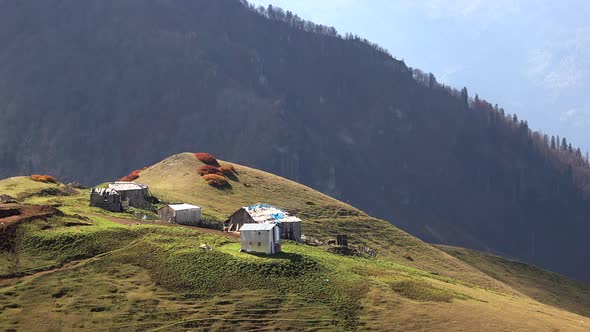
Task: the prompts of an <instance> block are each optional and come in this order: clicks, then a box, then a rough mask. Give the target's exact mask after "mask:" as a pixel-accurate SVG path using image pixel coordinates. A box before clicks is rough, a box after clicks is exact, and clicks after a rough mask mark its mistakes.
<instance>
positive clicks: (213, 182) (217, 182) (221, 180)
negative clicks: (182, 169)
mask: <svg viewBox="0 0 590 332" xmlns="http://www.w3.org/2000/svg"><path fill="white" fill-rule="evenodd" d="M203 179H205V181H207V184H209V185H210V186H212V187H215V188H226V187H229V182H228V181H227V178H226V177H225V176H222V175H219V174H205V175H203Z"/></svg>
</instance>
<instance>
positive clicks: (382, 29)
mask: <svg viewBox="0 0 590 332" xmlns="http://www.w3.org/2000/svg"><path fill="white" fill-rule="evenodd" d="M250 2H251V3H253V4H256V5H263V6H268V5H269V4H272V5H276V6H279V7H282V8H283V9H285V10H291V11H292V12H294V13H296V14H298V15H299V16H300V17H302V18H304V19H306V20H310V21H314V22H315V23H319V24H324V25H328V26H334V27H335V28H336V29H337V30H338V31H339V32H340V33H341V34H344V33H346V32H351V33H354V34H357V35H359V36H361V37H364V38H367V39H368V40H370V41H372V42H376V43H377V44H379V45H381V46H382V47H384V48H386V49H387V50H389V51H390V53H391V54H392V55H393V56H395V57H396V58H398V59H404V61H405V62H406V64H407V65H408V66H411V67H414V68H419V69H421V70H423V71H425V72H432V73H433V74H434V75H435V76H436V77H437V80H438V81H439V82H442V83H445V84H447V85H450V86H453V87H455V88H459V89H460V88H462V87H463V86H466V87H467V89H468V90H469V94H470V95H471V96H474V95H475V93H477V94H479V96H480V97H481V98H484V99H486V100H487V101H489V102H490V103H492V104H496V103H497V104H498V105H499V106H500V107H503V108H504V109H505V110H506V112H507V113H510V114H513V113H516V114H517V116H518V117H519V119H523V120H527V121H528V122H529V126H530V127H531V128H532V129H533V130H541V131H542V132H544V133H546V134H549V135H559V136H561V137H564V136H565V137H566V138H567V139H568V141H570V142H572V145H574V146H579V147H581V148H582V150H584V151H587V150H590V94H589V92H590V75H589V74H590V1H587V0H561V1H555V0H522V1H518V0H418V1H415V0H321V1H320V0H254V1H250Z"/></svg>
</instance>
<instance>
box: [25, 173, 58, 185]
mask: <svg viewBox="0 0 590 332" xmlns="http://www.w3.org/2000/svg"><path fill="white" fill-rule="evenodd" d="M31 180H33V181H38V182H45V183H57V179H56V178H54V177H53V176H51V175H44V174H33V175H31Z"/></svg>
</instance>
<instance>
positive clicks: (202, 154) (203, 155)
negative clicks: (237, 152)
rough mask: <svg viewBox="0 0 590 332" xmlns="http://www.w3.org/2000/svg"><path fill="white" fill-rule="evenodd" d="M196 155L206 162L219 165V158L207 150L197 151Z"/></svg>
mask: <svg viewBox="0 0 590 332" xmlns="http://www.w3.org/2000/svg"><path fill="white" fill-rule="evenodd" d="M195 157H197V159H199V160H200V161H201V162H202V163H204V164H207V165H213V166H219V162H217V159H215V157H213V156H212V155H211V154H209V153H207V152H198V153H195Z"/></svg>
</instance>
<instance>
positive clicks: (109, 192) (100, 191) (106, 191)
mask: <svg viewBox="0 0 590 332" xmlns="http://www.w3.org/2000/svg"><path fill="white" fill-rule="evenodd" d="M91 192H92V193H97V194H99V195H101V196H103V195H119V193H118V192H117V191H116V190H114V189H111V188H92V190H91Z"/></svg>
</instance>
